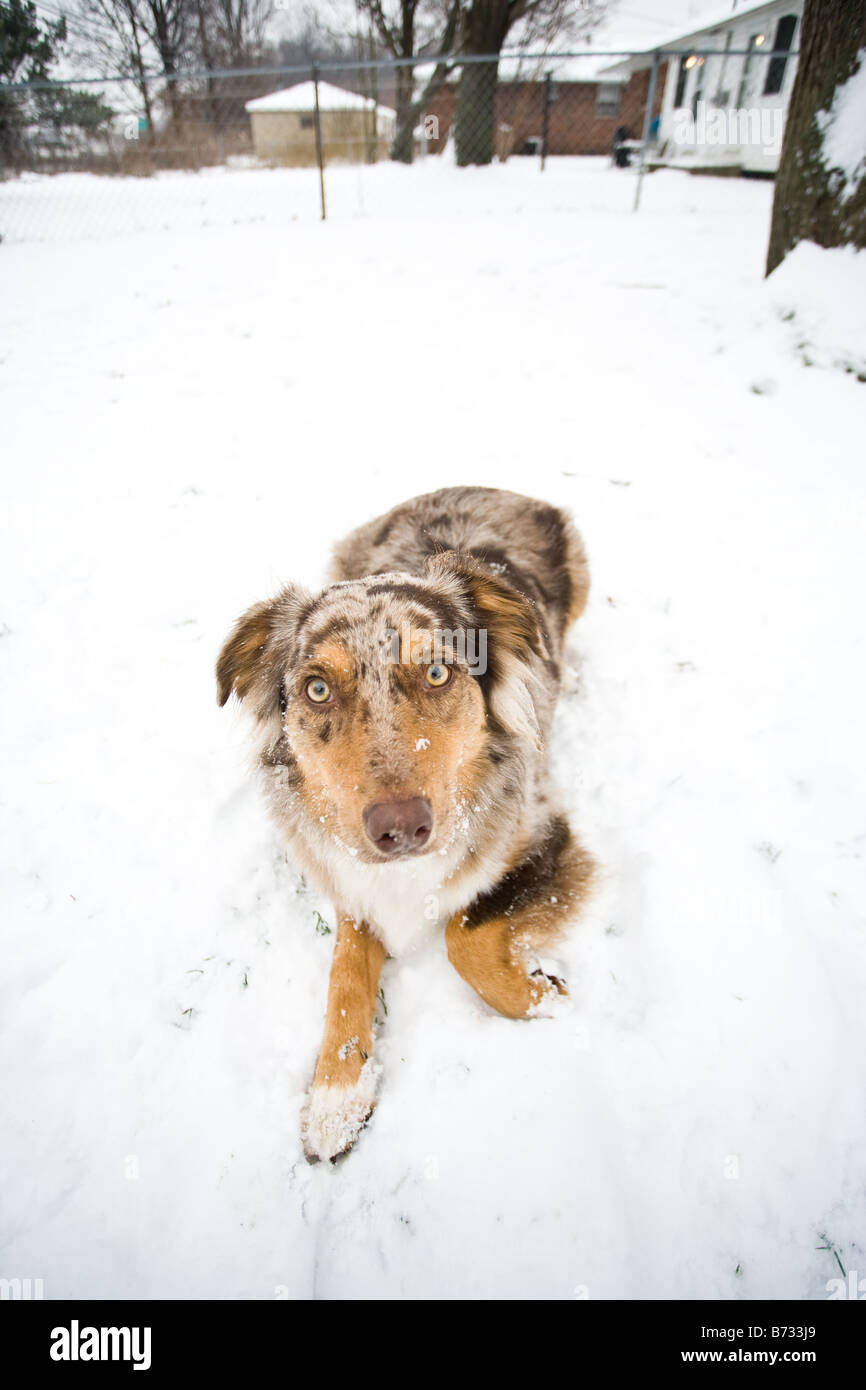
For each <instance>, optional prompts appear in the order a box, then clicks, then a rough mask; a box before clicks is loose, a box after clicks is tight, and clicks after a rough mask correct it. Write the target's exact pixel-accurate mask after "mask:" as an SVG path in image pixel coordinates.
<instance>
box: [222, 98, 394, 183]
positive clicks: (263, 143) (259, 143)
mask: <svg viewBox="0 0 866 1390" xmlns="http://www.w3.org/2000/svg"><path fill="white" fill-rule="evenodd" d="M318 87H319V119H320V122H321V128H322V152H323V156H324V158H325V160H334V159H337V160H344V161H346V162H347V163H351V164H362V163H363V164H367V163H372V162H374V161H375V160H377V159H386V158H387V157H388V152H389V149H390V145H391V140H392V139H393V135H394V123H395V119H396V112H394V111H393V110H392V109H391V108H390V107H388V106H380V105H378V104H377V103H376V102H375V101H374V100H373V99H372V98H371V97H365V96H361V95H360V93H358V92H350V91H347V90H346V89H345V88H344V87H335V86H333V84H332V83H330V82H319V84H318ZM246 110H247V112H248V113H249V117H250V121H251V123H252V130H253V148H254V149H255V152H256V154H257V155H258V157H259V159H263V160H267V161H268V163H271V164H290V165H307V164H315V163H316V116H315V112H316V84H315V83H314V82H299V83H298V84H297V85H296V86H294V87H286V88H284V89H283V90H282V91H279V92H270V93H269V94H268V95H267V96H264V97H256V98H255V100H253V101H248V102H247V103H246Z"/></svg>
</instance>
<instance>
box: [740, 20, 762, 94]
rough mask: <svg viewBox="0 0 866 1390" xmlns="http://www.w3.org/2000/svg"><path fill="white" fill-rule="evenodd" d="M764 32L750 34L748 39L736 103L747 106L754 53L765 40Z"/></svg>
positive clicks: (750, 90) (750, 92) (752, 73)
mask: <svg viewBox="0 0 866 1390" xmlns="http://www.w3.org/2000/svg"><path fill="white" fill-rule="evenodd" d="M765 37H766V36H765V35H764V34H752V36H751V38H750V39H749V52H748V55H747V57H746V60H745V62H744V63H743V75H742V77H741V78H740V90H739V91H738V92H737V105H738V106H747V105H748V101H749V97H750V96H751V95H752V78H753V76H754V66H755V54H756V53H757V51H758V49H759V48H760V47H761V44H762V43H764V41H765Z"/></svg>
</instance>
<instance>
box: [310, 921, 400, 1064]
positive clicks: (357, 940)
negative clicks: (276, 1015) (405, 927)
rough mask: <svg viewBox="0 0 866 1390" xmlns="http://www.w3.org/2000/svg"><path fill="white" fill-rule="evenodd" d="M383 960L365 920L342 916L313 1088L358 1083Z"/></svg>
mask: <svg viewBox="0 0 866 1390" xmlns="http://www.w3.org/2000/svg"><path fill="white" fill-rule="evenodd" d="M384 959H385V948H384V946H383V945H382V943H381V941H377V940H376V938H375V937H374V936H371V935H370V933H369V931H368V930H367V928H366V926H365V925H364V923H363V922H355V920H354V919H353V918H352V917H347V916H345V915H343V914H341V916H340V918H339V921H338V923H337V941H336V944H335V946H334V958H333V960H332V962H331V978H330V982H329V985H328V1008H327V1012H326V1015H325V1031H324V1034H323V1037H322V1047H321V1051H320V1053H319V1060H318V1062H317V1064H316V1074H315V1077H314V1079H313V1084H314V1085H315V1086H354V1085H356V1084H357V1081H358V1078H359V1077H360V1075H361V1068H362V1067H363V1065H364V1062H365V1061H366V1059H367V1058H368V1057H369V1056H371V1054H372V1051H373V1014H374V1012H375V1008H376V992H377V990H378V988H379V972H380V971H381V969H382V962H383V961H384ZM356 1040H357V1041H356Z"/></svg>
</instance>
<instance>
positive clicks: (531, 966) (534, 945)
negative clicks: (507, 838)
mask: <svg viewBox="0 0 866 1390" xmlns="http://www.w3.org/2000/svg"><path fill="white" fill-rule="evenodd" d="M593 868H594V865H593V861H592V858H591V857H590V855H589V854H587V852H586V850H584V849H583V848H582V847H581V845H579V844H578V842H577V841H576V840H575V839H574V838H573V836H572V834H571V831H570V830H569V828H568V824H567V822H566V821H565V820H564V819H563V818H557V819H556V820H555V821H552V822H551V824H550V825H549V826H548V827H547V828H546V831H545V833H544V834H543V835H542V836H541V837H540V838H539V840H538V841H537V843H536V844H535V845H534V846H533V848H532V850H531V851H530V852H529V853H528V854H527V855H526V856H525V857H524V859H523V860H522V861H521V863H519V864H518V865H516V866H515V867H514V868H513V869H512V870H510V871H509V873H507V874H506V875H505V877H504V878H503V879H502V880H501V881H500V882H499V883H498V884H497V885H496V886H495V887H494V888H492V889H490V890H489V892H487V893H483V894H482V895H481V897H479V898H477V899H476V900H475V902H474V903H472V905H471V906H470V907H469V908H468V909H466V910H464V911H462V912H457V913H455V915H454V916H453V917H452V918H451V921H450V922H449V923H448V926H447V928H446V930H445V943H446V946H447V948H448V959H449V960H450V961H451V964H452V965H453V966H454V969H455V970H456V971H457V973H458V975H462V977H463V979H464V980H465V981H466V982H467V984H470V985H471V986H472V988H473V989H474V990H476V992H477V993H478V994H480V995H481V998H482V999H483V1000H484V1001H485V1003H487V1004H489V1005H490V1006H491V1008H494V1009H496V1010H497V1011H498V1012H499V1013H501V1014H505V1016H506V1017H507V1018H528V1017H530V1016H531V1015H532V1014H534V1013H536V1012H537V1011H538V1008H539V1005H543V1004H544V1003H545V1002H547V1001H549V1000H551V999H555V998H556V997H557V996H558V995H561V994H567V993H568V991H567V989H566V988H565V985H564V984H563V982H562V980H560V979H558V978H557V977H556V976H553V975H546V974H545V973H544V971H543V970H542V969H541V968H540V967H539V966H538V964H537V961H536V959H535V957H534V952H535V950H544V949H545V947H546V946H549V945H550V944H551V943H553V942H555V941H556V939H557V937H558V936H559V935H560V934H561V932H562V930H563V928H564V927H565V926H566V925H567V924H568V921H569V920H570V919H571V918H573V917H574V915H575V913H576V912H577V910H578V908H579V907H580V905H581V903H582V902H583V900H584V899H585V898H586V896H587V893H588V891H589V887H590V884H591V881H592V876H593Z"/></svg>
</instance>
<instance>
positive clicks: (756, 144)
mask: <svg viewBox="0 0 866 1390" xmlns="http://www.w3.org/2000/svg"><path fill="white" fill-rule="evenodd" d="M802 13H803V0H769V3H764V4H749V5H746V6H744V7H743V8H740V7H737V8H736V9H734V10H731V8H730V5H728V7H727V9H726V10H725V11H724V13H723V14H722V15H720V17H719V18H718V19H717V20H716V21H714V22H711V23H708V24H703V25H702V26H701V28H699V29H693V30H690V31H689V32H688V33H685V34H677V35H674V36H672V37H671V38H669V39H667V40H666V41H665V42H664V43H663V44H660V45H659V50H660V51H662V52H664V51H665V50H671V49H673V50H676V51H677V52H676V56H669V60H668V63H667V70H666V74H665V78H664V85H663V95H662V101H661V113H660V117H659V124H658V131H657V135H656V150H655V154H654V157H653V163H654V164H656V165H658V164H662V165H666V166H670V167H673V168H680V169H691V170H693V171H694V172H696V173H697V172H701V173H707V172H709V173H719V172H726V173H742V174H774V173H775V172H776V169H777V168H778V165H779V156H780V154H781V151H782V135H783V133H784V128H785V119H786V117H787V113H788V103H789V102H790V99H791V90H792V88H793V85H794V75H795V72H796V68H797V53H796V50H797V47H798V39H799V31H800V20H801V17H802ZM788 54H790V57H788V56H787V55H788ZM770 55H773V56H770ZM652 60H653V54H652V52H650V51H648V52H646V53H644V54H641V55H639V56H635V57H633V58H630V59H628V60H627V61H626V62H624V63H616V64H613V65H612V66H611V67H610V68H608V69H606V72H605V75H606V76H608V77H609V78H611V79H614V78H615V79H618V80H622V79H623V78H624V77H629V78H632V77H634V76H635V75H636V74H637V73H638V72H640V71H645V70H646V69H647V68H649V67H651V65H652ZM660 80H661V79H660Z"/></svg>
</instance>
